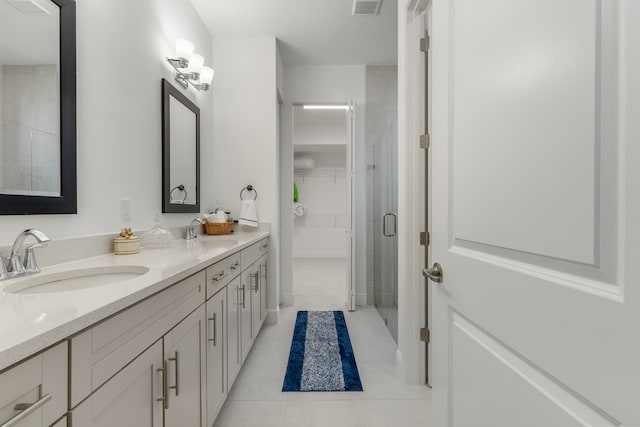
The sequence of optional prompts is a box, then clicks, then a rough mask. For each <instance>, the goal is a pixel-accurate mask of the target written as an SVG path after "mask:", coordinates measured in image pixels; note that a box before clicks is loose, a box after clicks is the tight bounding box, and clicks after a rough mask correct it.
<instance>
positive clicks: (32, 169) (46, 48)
mask: <svg viewBox="0 0 640 427" xmlns="http://www.w3.org/2000/svg"><path fill="white" fill-rule="evenodd" d="M0 39H1V40H9V41H10V43H6V44H0V80H1V81H0V109H1V111H0V119H1V120H0V128H1V129H0V215H26V214H69V213H77V184H76V179H77V172H76V2H75V1H74V0H36V1H29V2H18V1H10V0H8V1H2V2H0Z"/></svg>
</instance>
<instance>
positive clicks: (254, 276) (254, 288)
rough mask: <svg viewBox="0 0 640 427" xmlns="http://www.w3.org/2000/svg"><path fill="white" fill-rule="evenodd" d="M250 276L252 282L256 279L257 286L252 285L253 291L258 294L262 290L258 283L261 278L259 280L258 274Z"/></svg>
mask: <svg viewBox="0 0 640 427" xmlns="http://www.w3.org/2000/svg"><path fill="white" fill-rule="evenodd" d="M249 276H250V277H251V279H250V282H253V279H256V282H255V283H256V284H255V286H253V284H252V285H251V290H252V291H254V292H258V291H259V290H260V283H259V282H258V280H259V278H258V273H251V274H249Z"/></svg>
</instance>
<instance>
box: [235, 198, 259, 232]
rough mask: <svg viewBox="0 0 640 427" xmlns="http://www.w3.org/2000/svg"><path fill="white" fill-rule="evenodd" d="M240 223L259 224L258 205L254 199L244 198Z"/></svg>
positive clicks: (251, 225) (254, 225)
mask: <svg viewBox="0 0 640 427" xmlns="http://www.w3.org/2000/svg"><path fill="white" fill-rule="evenodd" d="M238 224H241V225H248V226H250V227H257V226H258V207H257V206H256V202H255V201H254V200H243V201H242V208H241V209H240V217H239V218H238Z"/></svg>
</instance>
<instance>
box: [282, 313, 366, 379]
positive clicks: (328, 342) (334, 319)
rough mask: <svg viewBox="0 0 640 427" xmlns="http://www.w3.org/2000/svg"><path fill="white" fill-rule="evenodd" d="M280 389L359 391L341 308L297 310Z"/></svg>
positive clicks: (354, 364)
mask: <svg viewBox="0 0 640 427" xmlns="http://www.w3.org/2000/svg"><path fill="white" fill-rule="evenodd" d="M282 391H362V383H361V382H360V374H359V373H358V367H357V366H356V358H355V356H354V355H353V349H352V348H351V340H350V339H349V331H348V330H347V323H346V322H345V320H344V313H343V312H341V311H299V312H298V317H297V318H296V326H295V329H294V331H293V339H292V341H291V351H290V352H289V364H288V365H287V373H286V374H285V376H284V384H283V385H282Z"/></svg>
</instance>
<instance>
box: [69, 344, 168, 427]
mask: <svg viewBox="0 0 640 427" xmlns="http://www.w3.org/2000/svg"><path fill="white" fill-rule="evenodd" d="M163 369H164V361H163V358H162V340H158V341H156V342H155V343H154V344H153V345H152V346H151V347H149V348H148V349H147V350H145V351H144V352H143V353H142V354H141V355H139V356H138V357H136V358H135V359H134V360H133V361H132V362H131V363H129V364H128V365H127V366H125V367H124V369H122V370H121V371H120V372H118V373H117V374H116V375H115V376H114V377H113V378H111V379H110V380H109V381H107V382H106V383H105V384H104V385H103V386H102V387H100V388H99V389H98V390H96V391H95V392H94V393H92V394H91V395H90V396H89V397H88V398H87V399H86V400H84V401H83V402H82V403H80V404H79V405H78V406H77V407H76V408H74V409H73V410H72V411H71V419H72V422H73V425H74V426H82V427H113V426H118V427H163V425H164V419H163V411H164V400H163V388H164V387H163V384H164V382H165V381H166V377H165V375H164V370H163Z"/></svg>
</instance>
